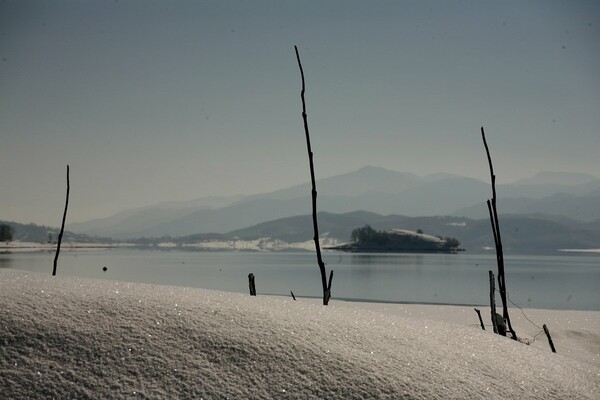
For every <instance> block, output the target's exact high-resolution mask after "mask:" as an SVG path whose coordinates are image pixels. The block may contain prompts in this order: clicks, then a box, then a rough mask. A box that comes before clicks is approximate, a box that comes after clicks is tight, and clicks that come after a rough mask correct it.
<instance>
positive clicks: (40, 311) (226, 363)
mask: <svg viewBox="0 0 600 400" xmlns="http://www.w3.org/2000/svg"><path fill="white" fill-rule="evenodd" d="M467 310H468V309H466V308H461V307H444V308H439V307H438V308H436V307H435V306H413V305H410V306H406V305H383V304H378V305H377V304H354V303H343V302H336V301H332V303H331V304H330V305H329V306H328V307H324V306H321V305H319V304H318V303H317V302H316V301H314V300H307V299H299V300H298V301H296V302H294V301H292V300H291V299H288V298H283V297H269V296H258V297H250V296H247V295H243V294H235V293H225V292H218V291H210V290H202V289H191V288H181V287H170V286H157V285H143V284H131V283H123V282H114V281H101V280H87V279H81V278H75V277H66V276H57V277H50V276H46V275H41V274H33V273H26V272H21V271H11V270H2V271H0V393H2V395H3V397H4V398H11V399H16V398H45V399H50V398H58V399H66V398H198V399H200V398H204V399H216V398H218V399H225V398H230V399H250V398H252V399H259V398H281V399H323V398H327V399H352V398H393V399H399V398H407V399H452V398H455V399H458V398H460V399H464V398H486V399H495V398H497V399H500V398H502V399H506V398H512V399H523V398H528V399H530V398H533V399H536V398H539V399H586V398H588V399H594V398H597V397H596V396H597V394H598V392H599V390H600V362H599V360H598V358H597V356H598V355H597V354H595V355H594V354H592V355H591V356H590V355H589V354H588V355H587V358H586V359H578V358H577V357H575V356H574V355H573V354H571V355H570V356H569V354H568V353H567V349H568V348H570V346H571V345H572V344H573V343H576V342H579V341H584V342H586V343H587V344H586V345H584V346H583V348H585V346H587V345H589V346H591V348H592V349H595V350H593V351H592V353H593V352H594V351H597V350H598V343H599V342H600V338H599V336H598V329H597V328H598V322H597V321H599V320H600V318H598V317H599V316H600V313H598V312H585V313H583V312H578V313H574V314H573V315H574V321H575V322H576V321H584V320H585V319H586V318H588V319H589V321H595V322H589V324H588V325H586V327H585V329H580V327H579V326H570V327H569V330H571V331H572V332H575V333H577V332H578V333H577V334H575V333H574V334H573V335H572V336H570V337H568V338H566V339H565V340H563V338H561V337H558V338H555V342H556V346H557V350H558V351H559V354H552V353H551V352H550V350H549V349H548V348H546V347H540V348H538V347H533V346H526V345H524V344H521V343H518V342H515V341H512V340H510V339H506V338H502V337H499V336H497V335H493V334H492V333H490V332H489V331H482V330H481V328H479V327H478V324H477V323H475V322H476V314H475V313H474V311H472V310H470V312H469V313H468V312H467ZM561 313H562V314H560V315H562V316H563V317H565V318H567V317H569V316H570V315H571V314H570V313H565V312H561ZM453 314H454V315H456V316H460V315H462V314H464V316H465V317H467V318H465V319H464V320H457V319H456V317H455V316H453ZM442 317H443V318H442ZM430 318H436V319H435V320H433V319H430ZM561 318H562V317H561ZM575 322H574V324H575ZM594 324H595V325H594ZM549 326H550V329H551V331H552V330H553V325H552V324H550V325H549ZM563 328H564V327H561V328H559V326H558V325H557V326H555V329H554V330H553V333H554V332H557V331H559V330H560V329H563ZM587 329H593V331H591V332H588V331H587ZM590 335H591V336H590Z"/></svg>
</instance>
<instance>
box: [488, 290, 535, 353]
mask: <svg viewBox="0 0 600 400" xmlns="http://www.w3.org/2000/svg"><path fill="white" fill-rule="evenodd" d="M496 292H498V293H500V292H499V290H498V289H496ZM506 297H507V298H508V301H510V304H512V305H513V306H515V307H517V308H518V309H519V310H521V313H522V314H523V316H524V317H525V319H526V320H527V321H529V323H530V324H531V325H533V326H535V327H536V328H538V329H539V330H540V331H539V332H538V333H537V334H536V335H535V336H534V337H533V339H531V343H533V342H535V340H536V339H537V337H538V336H540V335H541V334H542V333H543V332H544V328H542V327H540V326H539V325H538V324H536V323H535V322H533V321H532V320H531V319H529V317H528V316H527V315H526V314H525V311H523V307H521V306H519V305H517V304H515V303H514V302H513V301H512V300H511V299H510V293H508V291H506Z"/></svg>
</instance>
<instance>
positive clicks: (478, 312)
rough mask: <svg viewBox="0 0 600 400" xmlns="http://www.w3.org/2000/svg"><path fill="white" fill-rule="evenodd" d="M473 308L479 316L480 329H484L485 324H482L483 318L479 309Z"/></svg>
mask: <svg viewBox="0 0 600 400" xmlns="http://www.w3.org/2000/svg"><path fill="white" fill-rule="evenodd" d="M474 310H475V312H476V313H477V316H478V317H479V323H480V324H481V329H483V330H484V331H485V325H484V324H483V319H481V311H479V310H478V309H476V308H475V309H474Z"/></svg>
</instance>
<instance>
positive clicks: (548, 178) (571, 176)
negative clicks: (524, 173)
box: [513, 171, 598, 186]
mask: <svg viewBox="0 0 600 400" xmlns="http://www.w3.org/2000/svg"><path fill="white" fill-rule="evenodd" d="M597 181H598V178H596V177H595V176H593V175H590V174H582V173H578V172H549V171H544V172H539V173H537V174H535V175H534V176H532V177H531V178H526V179H521V180H518V181H516V182H514V183H513V185H521V186H522V185H563V186H578V185H584V184H586V183H593V182H597Z"/></svg>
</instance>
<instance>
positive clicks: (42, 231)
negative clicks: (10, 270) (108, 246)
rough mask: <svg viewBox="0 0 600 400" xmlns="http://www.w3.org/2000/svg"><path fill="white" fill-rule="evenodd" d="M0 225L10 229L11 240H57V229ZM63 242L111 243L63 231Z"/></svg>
mask: <svg viewBox="0 0 600 400" xmlns="http://www.w3.org/2000/svg"><path fill="white" fill-rule="evenodd" d="M0 225H7V226H10V227H11V228H12V240H19V241H21V242H36V243H48V242H50V243H53V242H56V240H57V239H58V233H59V232H60V229H59V228H52V227H49V226H44V225H36V224H20V223H18V222H11V221H0ZM63 241H66V242H78V243H112V242H113V240H112V239H111V238H107V237H99V236H89V235H84V234H78V233H73V232H69V231H65V233H64V236H63Z"/></svg>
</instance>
